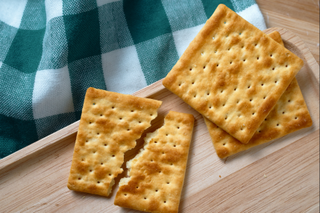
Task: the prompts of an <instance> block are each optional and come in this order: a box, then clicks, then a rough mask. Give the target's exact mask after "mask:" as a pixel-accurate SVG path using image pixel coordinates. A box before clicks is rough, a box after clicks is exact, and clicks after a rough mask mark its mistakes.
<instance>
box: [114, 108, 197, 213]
mask: <svg viewBox="0 0 320 213" xmlns="http://www.w3.org/2000/svg"><path fill="white" fill-rule="evenodd" d="M193 124H194V118H193V116H192V115H190V114H185V113H178V112H173V111H170V112H169V113H168V115H167V116H166V117H165V124H164V126H163V127H161V128H160V129H158V130H157V131H156V132H154V133H151V134H148V135H147V137H146V138H145V141H146V144H145V147H144V150H143V151H141V153H139V154H138V155H137V156H136V157H135V158H134V159H132V160H131V161H129V162H128V163H127V167H128V168H131V169H130V170H129V172H128V173H129V176H130V177H129V178H123V179H121V180H120V187H119V190H118V192H117V195H116V198H115V201H114V203H115V205H119V206H121V207H126V208H132V209H136V210H140V211H147V212H178V209H179V203H180V196H181V190H182V187H183V182H184V176H185V171H186V165H187V160H188V152H189V147H190V142H191V138H192V131H193Z"/></svg>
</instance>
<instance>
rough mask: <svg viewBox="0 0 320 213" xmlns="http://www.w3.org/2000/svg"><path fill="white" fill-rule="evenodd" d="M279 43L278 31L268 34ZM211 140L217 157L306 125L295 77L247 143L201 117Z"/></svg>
mask: <svg viewBox="0 0 320 213" xmlns="http://www.w3.org/2000/svg"><path fill="white" fill-rule="evenodd" d="M269 36H270V37H271V38H273V39H274V40H275V41H277V42H278V43H280V44H282V45H283V42H282V40H281V37H280V34H279V33H278V32H273V33H271V34H270V35H269ZM205 123H206V125H207V128H208V130H209V133H210V136H211V139H212V143H213V145H214V148H215V150H216V153H217V155H218V156H219V157H220V158H225V157H228V156H230V155H232V154H235V153H238V152H240V151H244V150H247V149H249V148H251V147H254V146H257V145H260V144H263V143H266V142H268V141H271V140H274V139H276V138H279V137H283V136H285V135H287V134H289V133H291V132H294V131H297V130H300V129H302V128H306V127H310V126H311V125H312V120H311V117H310V114H309V111H308V108H307V105H306V103H305V101H304V98H303V95H302V93H301V90H300V88H299V85H298V82H297V80H296V79H295V78H294V80H293V81H292V82H291V84H290V85H289V87H288V88H287V89H286V91H285V92H284V93H283V95H282V96H281V98H280V99H279V101H278V102H277V104H276V106H275V107H274V109H273V110H272V111H271V112H270V114H269V115H268V116H267V118H266V119H265V121H263V122H262V124H261V126H260V127H259V129H258V130H257V132H256V133H255V134H254V136H253V137H252V139H251V140H250V141H249V143H248V144H243V143H241V142H240V141H238V140H236V139H235V138H233V137H232V136H231V135H229V134H228V133H226V132H225V131H223V130H222V129H220V128H219V127H218V126H216V125H215V124H214V123H212V122H211V121H209V120H208V119H206V118H205Z"/></svg>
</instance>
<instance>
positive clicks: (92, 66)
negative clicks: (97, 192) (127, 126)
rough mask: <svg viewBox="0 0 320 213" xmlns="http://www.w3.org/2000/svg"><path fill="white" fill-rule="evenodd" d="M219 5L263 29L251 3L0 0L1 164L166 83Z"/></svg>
mask: <svg viewBox="0 0 320 213" xmlns="http://www.w3.org/2000/svg"><path fill="white" fill-rule="evenodd" d="M220 3H223V4H225V5H227V6H228V7H229V8H231V9H233V10H234V11H236V12H237V13H238V14H240V15H241V16H242V17H244V18H245V19H247V20H248V21H249V22H251V23H252V24H254V25H255V26H257V27H258V28H260V29H261V30H263V29H265V28H266V26H265V23H264V20H263V17H262V14H261V12H260V10H259V8H258V6H257V4H256V2H255V1H254V0H239V1H237V0H220V1H218V0H178V1H172V0H153V1H152V0H127V1H126V0H124V1H119V0H30V1H27V0H2V1H0V49H1V51H0V158H3V157H5V156H7V155H9V154H11V153H13V152H15V151H17V150H19V149H21V148H23V147H25V146H27V145H29V144H31V143H33V142H35V141H37V140H38V139H41V138H43V137H45V136H47V135H49V134H51V133H53V132H55V131H57V130H59V129H61V128H63V127H65V126H67V125H69V124H71V123H73V122H75V121H76V120H79V118H80V115H81V109H82V104H83V99H84V95H85V92H86V89H87V88H88V87H95V88H100V89H105V90H110V91H115V92H120V93H125V94H132V93H134V92H135V91H137V90H139V89H141V88H143V87H145V86H147V85H149V84H151V83H153V82H155V81H157V80H159V79H161V78H163V77H165V76H166V74H167V73H168V72H169V71H170V70H171V68H172V67H173V66H174V64H175V63H176V62H177V60H178V59H179V57H180V56H181V55H182V53H183V52H184V50H185V49H186V47H187V46H188V44H189V42H190V41H191V40H192V39H193V38H194V37H195V35H196V34H197V33H198V32H199V30H200V29H201V27H202V26H203V24H204V23H205V22H206V20H207V19H208V18H209V17H210V16H211V15H212V13H213V12H214V10H215V9H216V7H217V6H218V4H220Z"/></svg>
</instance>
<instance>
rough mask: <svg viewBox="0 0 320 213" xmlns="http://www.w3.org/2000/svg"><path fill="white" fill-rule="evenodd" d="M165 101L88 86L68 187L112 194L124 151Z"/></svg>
mask: <svg viewBox="0 0 320 213" xmlns="http://www.w3.org/2000/svg"><path fill="white" fill-rule="evenodd" d="M161 103H162V102H161V101H157V100H152V99H147V98H139V97H135V96H131V95H124V94H119V93H115V92H109V91H104V90H99V89H94V88H89V89H88V90H87V93H86V96H85V100H84V105H83V109H82V115H81V119H80V124H79V130H78V134H77V139H76V143H75V147H74V153H73V158H72V165H71V169H70V175H69V180H68V188H69V189H71V190H75V191H80V192H87V193H91V194H98V195H102V196H108V195H109V194H110V192H111V189H112V185H113V184H114V178H115V177H117V176H118V174H120V173H121V172H122V169H121V165H122V164H123V162H124V153H125V152H126V151H128V150H130V149H132V148H133V147H135V145H136V140H137V139H138V138H140V137H141V135H142V133H143V131H144V130H145V129H146V128H148V127H149V126H150V121H151V120H152V119H154V118H155V117H156V116H157V110H158V108H159V107H160V105H161Z"/></svg>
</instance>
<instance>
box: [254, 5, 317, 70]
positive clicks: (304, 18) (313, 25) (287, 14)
mask: <svg viewBox="0 0 320 213" xmlns="http://www.w3.org/2000/svg"><path fill="white" fill-rule="evenodd" d="M256 2H257V4H258V6H259V7H260V10H261V12H262V14H263V16H264V19H265V21H266V24H267V27H270V28H271V27H281V28H285V29H288V30H290V31H292V32H293V33H294V34H295V35H297V36H299V37H300V38H301V39H302V41H303V42H305V43H306V45H307V47H308V48H309V49H310V51H311V53H312V54H313V56H314V58H315V59H316V61H317V62H318V64H319V0H303V1H301V0H282V1H279V0H268V1H266V0H256Z"/></svg>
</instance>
